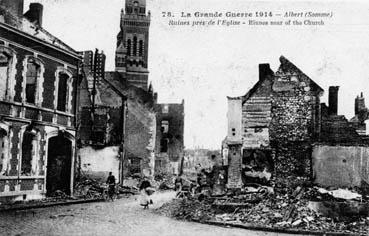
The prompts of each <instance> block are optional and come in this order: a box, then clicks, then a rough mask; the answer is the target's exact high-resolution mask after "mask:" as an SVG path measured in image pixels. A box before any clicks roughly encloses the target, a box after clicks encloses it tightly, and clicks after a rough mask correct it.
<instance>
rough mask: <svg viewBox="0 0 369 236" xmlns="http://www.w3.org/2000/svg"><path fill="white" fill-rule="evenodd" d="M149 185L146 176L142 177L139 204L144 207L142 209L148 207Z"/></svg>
mask: <svg viewBox="0 0 369 236" xmlns="http://www.w3.org/2000/svg"><path fill="white" fill-rule="evenodd" d="M150 187H151V184H150V181H149V180H148V178H147V177H144V180H143V181H142V183H141V185H140V205H141V206H143V207H144V209H149V204H150V199H149V194H148V192H147V189H148V188H150Z"/></svg>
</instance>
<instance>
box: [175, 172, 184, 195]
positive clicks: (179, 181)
mask: <svg viewBox="0 0 369 236" xmlns="http://www.w3.org/2000/svg"><path fill="white" fill-rule="evenodd" d="M182 186H183V179H182V176H181V175H177V177H176V179H175V180H174V190H175V191H178V192H179V191H181V189H182Z"/></svg>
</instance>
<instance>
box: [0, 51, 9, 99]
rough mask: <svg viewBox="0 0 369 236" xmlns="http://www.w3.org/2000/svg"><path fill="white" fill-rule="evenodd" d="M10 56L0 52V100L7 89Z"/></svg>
mask: <svg viewBox="0 0 369 236" xmlns="http://www.w3.org/2000/svg"><path fill="white" fill-rule="evenodd" d="M10 61H11V56H10V55H9V54H7V53H6V52H0V99H5V98H6V97H7V95H8V89H9V70H10Z"/></svg>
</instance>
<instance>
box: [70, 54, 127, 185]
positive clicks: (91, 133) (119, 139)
mask: <svg viewBox="0 0 369 236" xmlns="http://www.w3.org/2000/svg"><path fill="white" fill-rule="evenodd" d="M82 55H83V58H84V60H83V70H82V74H83V76H82V81H80V86H79V95H80V96H79V112H78V131H79V135H78V136H79V137H78V141H79V142H78V144H79V145H78V154H77V161H76V174H77V176H78V180H83V178H86V177H87V178H92V179H95V180H99V181H103V182H105V181H106V179H107V177H108V175H109V172H113V174H114V176H116V178H117V179H118V180H121V179H122V165H123V156H122V153H121V151H122V149H123V136H124V127H125V123H124V122H125V112H126V100H127V99H126V97H125V96H124V95H123V94H122V93H121V92H120V91H119V89H117V88H116V87H114V86H113V85H112V84H111V83H109V81H107V80H106V79H105V55H104V53H98V52H96V53H95V54H94V53H93V52H92V51H85V52H83V53H82Z"/></svg>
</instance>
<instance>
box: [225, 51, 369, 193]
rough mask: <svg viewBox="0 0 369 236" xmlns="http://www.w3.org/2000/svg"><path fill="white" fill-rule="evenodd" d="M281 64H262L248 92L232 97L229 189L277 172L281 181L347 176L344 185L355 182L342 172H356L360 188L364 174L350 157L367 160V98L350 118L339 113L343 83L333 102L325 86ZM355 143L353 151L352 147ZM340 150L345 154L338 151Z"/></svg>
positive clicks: (333, 90) (331, 90) (333, 91)
mask: <svg viewBox="0 0 369 236" xmlns="http://www.w3.org/2000/svg"><path fill="white" fill-rule="evenodd" d="M280 63H281V64H280V66H279V68H278V70H277V71H276V72H273V71H272V70H271V69H270V67H269V64H260V65H259V80H258V82H257V83H256V84H255V85H254V86H253V87H252V88H251V89H250V90H249V91H248V92H247V93H246V95H244V96H241V97H234V98H231V97H228V133H227V137H226V139H225V140H224V141H223V144H222V147H223V158H225V160H224V163H226V165H228V174H229V175H228V176H229V177H228V187H231V188H234V187H240V186H242V184H243V183H245V182H252V181H254V180H255V179H257V180H258V181H259V182H260V181H261V180H264V181H267V180H269V179H270V178H271V176H272V175H274V176H275V177H276V178H278V179H286V178H288V177H292V178H293V177H296V176H302V177H307V178H310V179H315V180H316V182H318V183H325V184H327V183H328V182H329V184H332V183H333V182H334V181H331V180H332V178H329V175H331V176H336V177H335V179H336V180H337V179H344V180H342V181H341V183H344V184H345V186H348V185H349V183H352V182H353V180H352V178H351V179H350V177H347V178H346V177H342V175H341V177H342V178H338V176H339V175H340V174H339V172H340V173H345V172H346V173H347V176H356V179H355V181H356V182H355V185H356V186H358V185H359V184H360V178H359V177H357V176H359V174H358V173H357V171H356V172H355V171H354V170H352V171H351V169H350V168H349V167H348V166H349V164H346V159H347V160H349V159H351V158H352V156H356V157H357V158H353V159H352V161H350V163H352V162H355V161H354V159H355V160H361V162H362V163H364V162H365V163H366V161H365V160H364V159H363V158H364V156H365V155H364V154H363V153H364V152H363V150H362V149H363V147H359V146H365V145H367V144H366V143H367V142H366V141H365V139H364V138H363V136H362V135H360V134H362V133H365V127H364V128H363V127H362V126H363V121H364V120H365V119H366V114H367V109H366V108H365V104H364V99H363V98H362V96H361V97H358V98H357V99H356V101H355V114H356V116H355V117H354V118H353V119H352V120H351V122H349V121H348V120H347V119H346V118H345V116H343V115H338V114H337V110H338V90H339V87H338V86H331V87H329V94H328V95H329V96H328V106H327V105H326V104H324V103H320V97H321V96H322V95H323V89H322V88H321V87H320V86H319V85H317V84H316V83H315V82H314V81H313V80H311V79H310V78H309V77H308V76H306V75H305V74H304V73H303V72H302V71H301V70H300V69H298V68H297V67H296V66H295V65H294V64H292V63H291V62H290V61H288V60H287V59H286V58H284V57H283V56H282V57H280ZM355 122H356V123H355ZM364 125H365V123H364ZM350 145H351V146H353V147H352V150H353V151H352V153H351V154H349V153H350V151H347V150H346V149H347V148H346V147H347V146H350ZM337 148H338V149H339V150H338V151H337V150H336V149H337ZM332 150H335V151H332ZM340 150H341V153H342V152H343V153H345V154H344V155H335V153H338V152H339V151H340ZM342 150H343V151H342ZM350 150H351V149H350ZM364 151H365V152H366V150H364ZM332 155H333V156H332ZM363 155H364V156H363ZM328 157H329V158H328ZM342 158H343V159H342ZM340 159H342V160H340ZM338 160H340V161H341V162H340V161H338ZM359 162H360V161H359ZM337 163H338V164H337ZM339 163H341V164H339ZM342 163H343V164H342ZM337 165H339V166H337ZM355 165H358V166H362V167H363V168H366V166H367V165H363V164H360V163H356V164H355ZM329 166H331V167H332V166H336V167H335V168H330V167H329ZM338 169H340V171H339V172H337V171H336V170H338ZM348 169H350V171H347V170H348ZM359 169H360V168H359ZM328 170H329V171H328ZM332 171H333V172H334V173H333V172H332ZM365 171H367V172H369V170H366V169H365ZM327 173H329V174H327ZM357 179H359V180H357ZM357 183H359V184H357ZM329 184H327V185H328V186H329ZM337 185H339V184H336V185H335V186H337ZM340 186H342V185H340Z"/></svg>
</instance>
